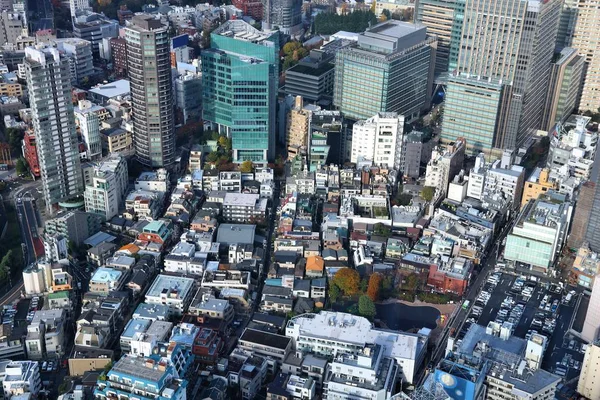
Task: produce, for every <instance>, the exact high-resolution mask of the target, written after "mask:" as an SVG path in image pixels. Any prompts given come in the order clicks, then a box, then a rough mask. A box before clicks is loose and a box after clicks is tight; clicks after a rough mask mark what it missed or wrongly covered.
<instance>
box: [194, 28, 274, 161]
mask: <svg viewBox="0 0 600 400" xmlns="http://www.w3.org/2000/svg"><path fill="white" fill-rule="evenodd" d="M278 87H279V32H274V33H273V32H271V33H265V32H261V31H259V30H257V29H254V28H253V27H252V26H250V25H249V24H247V23H246V22H244V21H242V20H230V21H227V22H225V23H224V24H223V25H221V26H220V27H218V28H217V29H215V30H214V31H213V33H212V34H211V40H210V49H206V50H204V51H202V93H203V99H202V102H203V118H204V119H205V120H207V121H210V122H212V123H214V124H216V125H217V126H218V130H219V132H220V133H221V134H223V135H227V136H228V137H230V138H231V141H232V150H233V161H234V162H242V161H244V160H252V161H254V162H257V163H262V164H264V163H266V162H267V161H268V160H270V159H272V158H273V152H274V151H275V115H276V105H277V90H278Z"/></svg>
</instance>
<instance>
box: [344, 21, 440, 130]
mask: <svg viewBox="0 0 600 400" xmlns="http://www.w3.org/2000/svg"><path fill="white" fill-rule="evenodd" d="M436 47H437V39H436V38H435V37H432V36H429V35H427V28H426V27H425V26H424V25H413V24H409V23H405V22H400V21H393V20H390V21H386V22H382V23H380V24H378V25H376V26H374V27H372V28H369V29H367V31H366V32H365V33H364V34H360V35H358V42H357V43H356V44H355V45H353V46H348V47H345V48H343V49H341V50H340V51H338V52H337V54H336V61H335V65H336V67H335V80H334V90H333V103H334V104H335V105H336V106H337V107H338V108H339V110H340V111H341V112H342V114H343V115H344V116H345V117H346V118H352V119H367V118H371V117H372V116H373V115H375V114H377V113H379V112H396V113H398V114H401V115H404V116H405V118H406V119H407V120H408V121H412V120H414V119H416V118H418V117H419V114H420V112H421V111H422V110H424V109H426V108H428V107H429V104H430V101H431V98H430V97H431V95H430V93H431V92H432V84H433V73H434V68H435V64H434V60H435V52H436Z"/></svg>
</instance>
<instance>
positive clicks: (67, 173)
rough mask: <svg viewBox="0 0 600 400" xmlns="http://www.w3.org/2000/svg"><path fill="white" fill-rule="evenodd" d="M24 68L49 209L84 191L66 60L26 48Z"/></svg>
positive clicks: (52, 50) (53, 51)
mask: <svg viewBox="0 0 600 400" xmlns="http://www.w3.org/2000/svg"><path fill="white" fill-rule="evenodd" d="M25 68H26V75H27V88H28V92H29V101H30V104H31V109H32V115H33V130H34V132H35V140H36V146H37V149H38V161H39V164H40V170H41V172H42V187H43V190H44V201H45V202H46V207H47V208H48V209H49V210H52V209H55V208H56V206H57V205H58V204H59V203H61V202H64V201H67V200H70V199H73V198H75V197H77V196H80V195H81V193H82V192H83V180H82V177H81V166H80V161H79V149H78V145H77V133H76V131H75V117H74V114H73V104H72V102H71V77H70V72H69V62H68V60H67V59H65V58H63V57H61V55H60V53H59V51H58V50H57V49H55V48H44V49H36V48H32V47H28V48H27V49H26V50H25Z"/></svg>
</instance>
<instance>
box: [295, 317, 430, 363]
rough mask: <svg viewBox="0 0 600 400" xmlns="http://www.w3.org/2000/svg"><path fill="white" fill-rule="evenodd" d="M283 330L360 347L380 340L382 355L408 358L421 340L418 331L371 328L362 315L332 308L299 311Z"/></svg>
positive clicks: (420, 346)
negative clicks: (309, 312)
mask: <svg viewBox="0 0 600 400" xmlns="http://www.w3.org/2000/svg"><path fill="white" fill-rule="evenodd" d="M286 331H287V333H286V334H287V335H290V334H294V335H296V334H299V335H301V336H306V337H314V338H321V339H324V340H331V341H339V342H345V343H351V344H354V345H357V346H361V347H364V346H365V345H366V344H368V343H375V344H381V345H383V346H384V347H385V355H386V356H388V357H393V358H403V359H409V360H414V359H416V358H418V356H419V354H420V352H421V351H422V349H423V347H424V344H425V339H424V338H423V337H422V336H420V335H416V334H409V333H404V332H396V331H387V330H381V329H375V328H373V326H372V325H371V323H370V322H369V320H368V319H366V318H363V317H358V316H355V315H352V314H346V313H341V312H333V311H321V312H320V313H319V314H304V315H299V316H297V317H295V318H292V319H291V320H290V321H288V324H287V328H286Z"/></svg>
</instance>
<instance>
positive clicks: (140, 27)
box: [125, 15, 176, 168]
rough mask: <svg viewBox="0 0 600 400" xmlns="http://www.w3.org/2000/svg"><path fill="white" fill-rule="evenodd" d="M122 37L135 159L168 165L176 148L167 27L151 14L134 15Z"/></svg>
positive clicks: (153, 164) (153, 165)
mask: <svg viewBox="0 0 600 400" xmlns="http://www.w3.org/2000/svg"><path fill="white" fill-rule="evenodd" d="M125 40H126V41H127V72H128V76H129V80H130V84H131V106H132V114H133V115H132V117H133V145H134V148H135V153H136V156H137V159H138V160H139V161H140V162H141V163H142V164H144V165H146V166H149V167H154V168H157V167H167V166H170V165H172V164H173V163H174V162H175V157H176V154H175V150H176V149H175V121H174V115H173V91H172V79H171V57H170V47H169V34H168V27H167V26H166V25H163V24H162V22H161V21H160V20H157V19H155V17H154V16H150V15H136V16H135V17H134V18H133V19H132V24H131V25H129V26H128V27H127V28H126V29H125Z"/></svg>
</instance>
